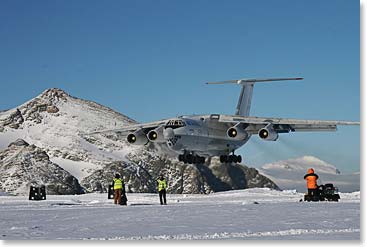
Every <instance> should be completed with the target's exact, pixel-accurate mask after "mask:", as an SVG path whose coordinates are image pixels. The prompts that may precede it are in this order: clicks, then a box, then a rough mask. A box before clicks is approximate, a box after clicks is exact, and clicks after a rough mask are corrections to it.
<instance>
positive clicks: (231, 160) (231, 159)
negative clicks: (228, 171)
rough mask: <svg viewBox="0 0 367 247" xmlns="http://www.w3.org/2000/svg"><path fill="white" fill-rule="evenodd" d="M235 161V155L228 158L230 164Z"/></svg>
mask: <svg viewBox="0 0 367 247" xmlns="http://www.w3.org/2000/svg"><path fill="white" fill-rule="evenodd" d="M233 161H234V157H233V155H229V156H228V157H227V162H228V163H232V162H233Z"/></svg>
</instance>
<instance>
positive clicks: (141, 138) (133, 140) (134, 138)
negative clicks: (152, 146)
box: [126, 129, 148, 145]
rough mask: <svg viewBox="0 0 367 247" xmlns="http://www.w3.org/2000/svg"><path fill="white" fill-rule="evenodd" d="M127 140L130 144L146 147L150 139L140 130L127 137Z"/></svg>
mask: <svg viewBox="0 0 367 247" xmlns="http://www.w3.org/2000/svg"><path fill="white" fill-rule="evenodd" d="M126 140H127V142H128V143H130V144H134V145H144V144H146V143H147V142H148V139H147V137H146V135H145V133H144V131H143V130H141V129H139V130H137V131H135V132H133V133H130V134H128V135H127V137H126Z"/></svg>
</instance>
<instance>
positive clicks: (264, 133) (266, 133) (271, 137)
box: [259, 124, 278, 141]
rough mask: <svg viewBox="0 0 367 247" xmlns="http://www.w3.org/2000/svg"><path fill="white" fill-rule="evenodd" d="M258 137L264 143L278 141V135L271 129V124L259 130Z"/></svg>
mask: <svg viewBox="0 0 367 247" xmlns="http://www.w3.org/2000/svg"><path fill="white" fill-rule="evenodd" d="M259 136H260V138H261V139H263V140H265V141H276V140H277V139H278V133H277V132H276V131H275V130H274V129H273V126H272V124H268V125H267V126H265V127H264V128H262V129H260V130H259Z"/></svg>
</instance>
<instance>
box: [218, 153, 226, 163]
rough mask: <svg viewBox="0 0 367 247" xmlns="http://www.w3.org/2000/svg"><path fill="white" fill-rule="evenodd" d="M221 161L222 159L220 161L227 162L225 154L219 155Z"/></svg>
mask: <svg viewBox="0 0 367 247" xmlns="http://www.w3.org/2000/svg"><path fill="white" fill-rule="evenodd" d="M219 161H220V163H224V162H226V161H225V155H221V156H219Z"/></svg>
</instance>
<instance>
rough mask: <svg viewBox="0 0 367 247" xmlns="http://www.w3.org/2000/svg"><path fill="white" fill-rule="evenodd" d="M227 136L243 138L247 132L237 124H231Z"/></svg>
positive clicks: (246, 135)
mask: <svg viewBox="0 0 367 247" xmlns="http://www.w3.org/2000/svg"><path fill="white" fill-rule="evenodd" d="M227 136H228V137H229V138H231V139H235V140H244V139H246V138H247V137H248V133H247V132H246V131H245V130H244V129H242V128H239V127H238V126H233V127H231V128H229V129H228V130H227Z"/></svg>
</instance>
